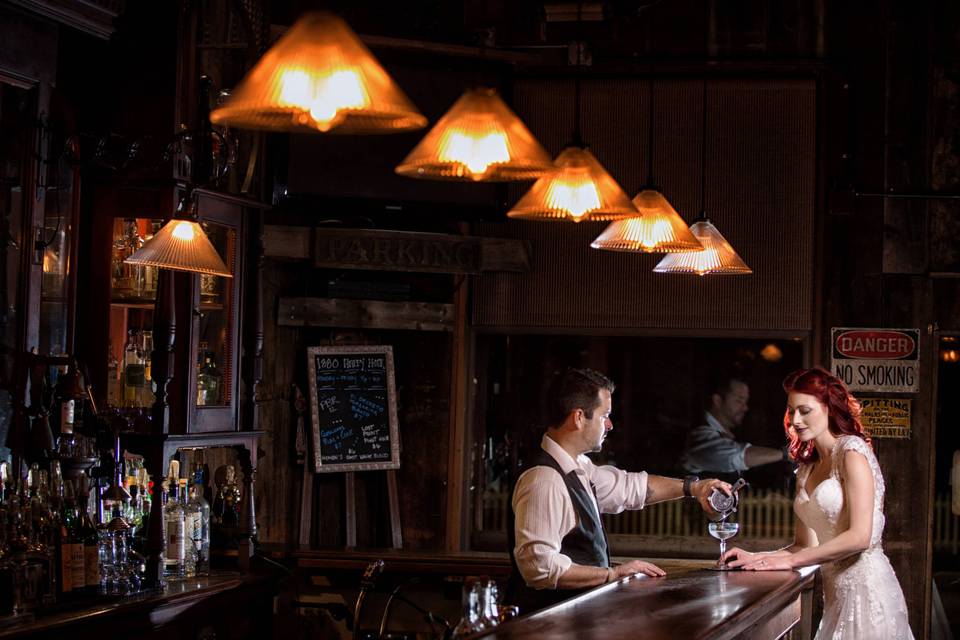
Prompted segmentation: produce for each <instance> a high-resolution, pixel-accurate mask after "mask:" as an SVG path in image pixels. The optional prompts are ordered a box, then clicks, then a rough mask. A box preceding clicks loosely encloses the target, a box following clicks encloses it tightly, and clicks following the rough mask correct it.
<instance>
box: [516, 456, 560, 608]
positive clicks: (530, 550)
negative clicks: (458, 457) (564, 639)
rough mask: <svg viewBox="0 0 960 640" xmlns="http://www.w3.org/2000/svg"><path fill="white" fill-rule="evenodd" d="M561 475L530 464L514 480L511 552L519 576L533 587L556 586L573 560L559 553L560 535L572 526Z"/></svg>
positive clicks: (545, 587)
mask: <svg viewBox="0 0 960 640" xmlns="http://www.w3.org/2000/svg"><path fill="white" fill-rule="evenodd" d="M569 502H570V500H569V495H568V493H567V487H566V485H565V484H564V482H563V478H562V476H560V474H558V473H557V472H556V471H554V470H553V469H550V468H548V467H533V468H532V469H529V470H527V471H526V472H524V474H523V475H521V476H520V478H519V479H518V480H517V486H516V489H515V490H514V493H513V512H514V514H515V526H514V534H515V536H516V546H515V547H514V550H513V553H514V557H515V558H516V561H517V567H518V568H519V570H520V575H522V576H523V579H524V581H525V582H526V583H527V585H528V586H530V587H533V588H535V589H556V588H557V580H558V579H559V578H560V576H561V574H563V572H564V571H566V570H567V569H569V568H570V565H571V564H573V561H572V560H571V559H570V557H569V556H567V555H564V554H562V553H560V544H561V541H562V540H563V537H564V536H565V535H566V534H567V533H568V532H569V531H570V530H571V529H573V527H574V526H575V525H576V515H575V514H574V513H573V507H572V506H571V505H570V504H569Z"/></svg>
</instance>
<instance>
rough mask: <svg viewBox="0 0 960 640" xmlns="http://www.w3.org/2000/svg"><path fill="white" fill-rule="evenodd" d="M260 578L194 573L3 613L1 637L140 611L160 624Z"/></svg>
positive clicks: (0, 624) (0, 622)
mask: <svg viewBox="0 0 960 640" xmlns="http://www.w3.org/2000/svg"><path fill="white" fill-rule="evenodd" d="M260 580H262V578H259V577H256V576H252V575H250V574H236V573H226V574H220V575H212V576H208V577H197V578H190V579H186V580H179V581H171V582H169V583H168V584H167V586H166V587H165V588H164V589H163V590H162V591H157V590H147V591H143V592H140V593H135V594H131V595H128V596H123V597H120V596H103V597H101V598H97V599H91V601H90V604H88V605H86V606H83V605H81V604H79V603H76V604H75V605H70V604H65V605H59V606H55V607H54V608H53V609H52V610H46V611H40V612H37V613H32V612H28V613H23V614H20V615H16V616H3V617H0V638H8V637H10V638H13V637H20V636H21V635H22V634H24V633H26V632H28V631H29V632H31V633H33V632H51V631H53V630H56V629H64V630H67V629H69V628H70V627H71V625H75V624H77V623H79V622H83V623H96V622H97V621H98V620H102V621H103V623H104V624H109V623H110V622H111V621H112V620H114V616H117V615H132V614H137V613H139V612H143V613H146V614H147V615H149V616H150V618H151V621H152V622H153V623H154V624H161V623H162V622H163V621H164V619H165V618H166V617H167V616H169V615H171V614H175V613H177V612H179V611H181V610H183V609H184V608H186V607H190V606H193V605H194V604H196V603H198V602H200V601H201V600H204V599H206V598H210V597H212V596H215V595H217V594H221V593H224V592H226V591H230V590H232V589H237V588H240V587H243V586H245V585H248V584H253V583H255V582H258V581H260ZM118 632H119V630H118Z"/></svg>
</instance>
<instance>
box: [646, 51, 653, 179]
mask: <svg viewBox="0 0 960 640" xmlns="http://www.w3.org/2000/svg"><path fill="white" fill-rule="evenodd" d="M647 100H648V102H649V103H650V113H649V115H648V118H647V119H648V120H649V122H648V123H647V186H648V187H650V188H652V187H653V72H652V70H651V74H650V82H649V83H648V84H647Z"/></svg>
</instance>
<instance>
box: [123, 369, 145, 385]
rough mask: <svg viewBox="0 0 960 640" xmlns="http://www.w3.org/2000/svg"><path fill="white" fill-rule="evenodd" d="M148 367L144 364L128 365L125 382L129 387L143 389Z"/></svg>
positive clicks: (125, 371)
mask: <svg viewBox="0 0 960 640" xmlns="http://www.w3.org/2000/svg"><path fill="white" fill-rule="evenodd" d="M145 374H146V367H145V366H144V365H142V364H128V365H127V366H126V369H125V370H124V376H125V377H124V380H125V381H126V385H127V386H128V387H142V386H143V383H144V379H145Z"/></svg>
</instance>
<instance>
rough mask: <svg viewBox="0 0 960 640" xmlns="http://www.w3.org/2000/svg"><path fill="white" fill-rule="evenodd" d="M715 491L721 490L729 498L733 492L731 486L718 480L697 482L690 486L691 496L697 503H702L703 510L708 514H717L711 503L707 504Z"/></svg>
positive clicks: (711, 479) (709, 479)
mask: <svg viewBox="0 0 960 640" xmlns="http://www.w3.org/2000/svg"><path fill="white" fill-rule="evenodd" d="M714 489H719V490H720V491H722V492H723V493H725V494H727V495H728V496H729V495H730V494H731V492H732V491H733V489H732V488H731V487H730V485H729V484H727V483H726V482H724V481H723V480H717V479H716V478H707V479H706V480H697V481H696V482H694V483H693V484H692V485H691V486H690V494H691V495H692V496H693V497H694V498H696V499H697V502H699V503H700V506H701V507H703V510H704V511H706V512H707V513H716V511H714V510H713V507H711V506H710V503H709V502H707V498H708V497H709V496H710V494H711V493H713V490H714Z"/></svg>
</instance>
